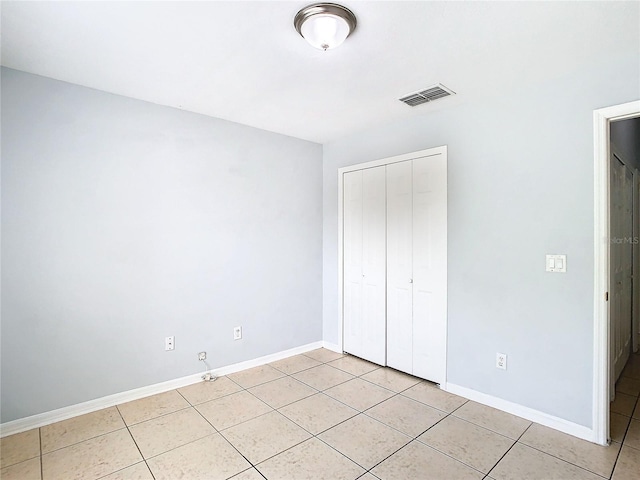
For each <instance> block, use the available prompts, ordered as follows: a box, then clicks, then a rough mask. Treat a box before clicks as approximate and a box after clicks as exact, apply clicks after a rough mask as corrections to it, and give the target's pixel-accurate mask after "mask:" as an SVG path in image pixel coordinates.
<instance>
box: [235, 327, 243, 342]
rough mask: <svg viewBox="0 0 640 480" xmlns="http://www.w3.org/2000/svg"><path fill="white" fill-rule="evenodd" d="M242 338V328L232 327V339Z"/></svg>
mask: <svg viewBox="0 0 640 480" xmlns="http://www.w3.org/2000/svg"><path fill="white" fill-rule="evenodd" d="M241 338H242V327H233V339H234V340H240V339H241Z"/></svg>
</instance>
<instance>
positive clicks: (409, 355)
mask: <svg viewBox="0 0 640 480" xmlns="http://www.w3.org/2000/svg"><path fill="white" fill-rule="evenodd" d="M386 169H387V365H389V366H391V367H393V368H396V369H398V370H401V371H404V372H408V373H411V372H412V371H413V340H412V339H413V321H412V317H413V283H412V282H413V271H412V270H413V267H412V263H413V262H412V241H413V240H412V224H413V214H412V208H413V194H412V162H411V161H406V162H399V163H395V164H391V165H387V167H386Z"/></svg>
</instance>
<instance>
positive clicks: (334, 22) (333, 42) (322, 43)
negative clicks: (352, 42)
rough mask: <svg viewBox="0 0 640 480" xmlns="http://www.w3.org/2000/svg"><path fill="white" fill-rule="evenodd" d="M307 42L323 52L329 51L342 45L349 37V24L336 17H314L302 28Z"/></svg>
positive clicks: (306, 21)
mask: <svg viewBox="0 0 640 480" xmlns="http://www.w3.org/2000/svg"><path fill="white" fill-rule="evenodd" d="M300 30H301V33H302V36H303V37H304V38H305V40H306V41H307V42H309V43H310V44H311V45H313V46H314V47H316V48H319V49H321V50H329V49H331V48H335V47H337V46H339V45H341V44H342V42H344V41H345V39H346V38H347V37H348V36H349V33H350V29H349V24H348V23H347V22H346V21H345V20H344V19H343V18H340V17H338V16H336V15H330V14H320V15H313V16H311V17H309V18H308V19H306V20H305V22H304V23H303V24H302V27H301V28H300Z"/></svg>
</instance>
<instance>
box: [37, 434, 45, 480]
mask: <svg viewBox="0 0 640 480" xmlns="http://www.w3.org/2000/svg"><path fill="white" fill-rule="evenodd" d="M38 442H39V443H40V480H42V479H43V478H44V459H43V458H42V428H41V427H38Z"/></svg>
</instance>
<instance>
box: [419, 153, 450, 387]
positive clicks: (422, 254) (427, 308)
mask: <svg viewBox="0 0 640 480" xmlns="http://www.w3.org/2000/svg"><path fill="white" fill-rule="evenodd" d="M412 348H413V371H412V372H411V373H413V375H415V376H417V377H420V378H426V379H427V380H431V381H432V382H436V383H443V382H444V381H446V373H447V372H446V371H447V363H446V360H447V161H446V159H444V158H442V156H438V157H426V158H420V159H416V160H413V346H412Z"/></svg>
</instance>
